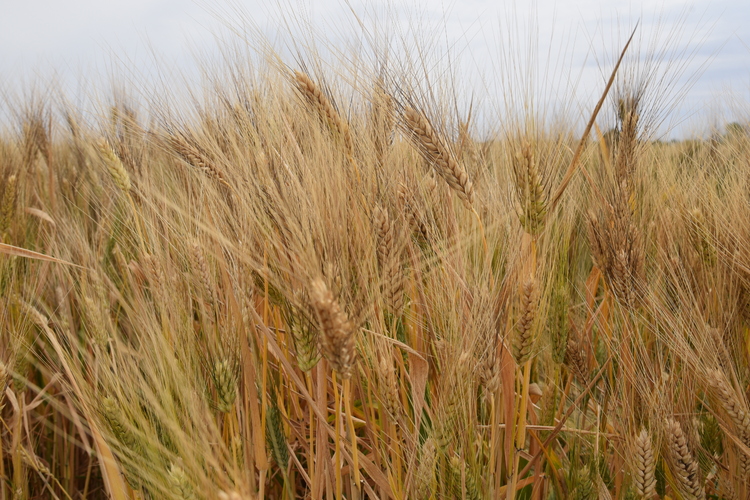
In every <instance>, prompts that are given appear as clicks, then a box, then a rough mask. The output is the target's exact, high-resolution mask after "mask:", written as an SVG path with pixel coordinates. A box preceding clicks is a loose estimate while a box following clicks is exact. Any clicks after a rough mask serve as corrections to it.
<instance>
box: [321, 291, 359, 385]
mask: <svg viewBox="0 0 750 500" xmlns="http://www.w3.org/2000/svg"><path fill="white" fill-rule="evenodd" d="M310 302H311V305H312V307H313V309H314V310H315V313H316V314H317V316H318V321H320V332H321V334H320V335H319V336H318V337H319V339H320V350H321V352H322V353H323V356H325V358H326V359H327V360H328V362H329V363H331V366H332V367H333V369H334V370H336V371H337V372H338V373H339V374H341V376H342V377H343V378H344V379H348V378H350V377H351V376H352V372H353V369H354V364H355V362H356V355H357V339H356V336H355V333H356V332H355V328H354V324H353V323H352V322H351V321H349V318H348V317H347V315H346V313H345V312H344V311H343V310H342V309H341V307H340V306H339V303H338V302H337V301H336V299H335V298H334V297H333V293H332V292H331V291H330V290H329V289H328V287H327V286H326V284H325V282H324V281H323V280H322V279H320V278H318V279H315V280H313V281H312V283H310Z"/></svg>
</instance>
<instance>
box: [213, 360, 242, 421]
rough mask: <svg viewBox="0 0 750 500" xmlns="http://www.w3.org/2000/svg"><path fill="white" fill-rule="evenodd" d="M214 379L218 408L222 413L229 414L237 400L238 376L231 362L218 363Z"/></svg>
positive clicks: (215, 366) (215, 367) (222, 361)
mask: <svg viewBox="0 0 750 500" xmlns="http://www.w3.org/2000/svg"><path fill="white" fill-rule="evenodd" d="M213 378H214V385H215V386H216V398H217V402H216V408H217V409H218V410H219V411H220V412H222V413H229V411H230V410H231V409H232V406H233V405H234V401H235V400H236V399H237V375H236V374H235V370H234V369H233V366H232V365H231V363H230V362H229V360H227V359H224V360H221V361H217V362H216V365H214V371H213Z"/></svg>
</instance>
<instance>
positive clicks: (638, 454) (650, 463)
mask: <svg viewBox="0 0 750 500" xmlns="http://www.w3.org/2000/svg"><path fill="white" fill-rule="evenodd" d="M632 467H633V470H632V474H633V483H634V484H635V489H636V492H637V493H638V495H640V496H641V498H653V497H654V495H655V494H656V477H655V475H654V473H655V470H656V461H655V460H654V449H653V446H652V445H651V437H649V435H648V431H647V430H646V429H645V428H642V429H641V432H640V434H638V436H637V437H636V438H635V442H634V443H633V464H632Z"/></svg>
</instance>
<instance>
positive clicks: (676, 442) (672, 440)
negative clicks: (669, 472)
mask: <svg viewBox="0 0 750 500" xmlns="http://www.w3.org/2000/svg"><path fill="white" fill-rule="evenodd" d="M665 423H666V431H667V445H668V446H669V454H670V457H671V459H672V464H673V466H674V476H675V479H676V480H677V482H678V483H679V486H680V489H681V490H682V493H683V494H684V495H685V497H686V498H690V499H699V500H704V499H705V498H706V494H705V492H704V491H703V487H702V486H701V479H700V468H699V467H698V462H697V461H696V460H695V458H693V455H692V453H690V449H689V448H688V445H687V437H686V436H685V433H684V432H683V431H682V427H681V426H680V423H679V422H678V421H676V420H674V419H672V418H668V419H667V420H666V422H665Z"/></svg>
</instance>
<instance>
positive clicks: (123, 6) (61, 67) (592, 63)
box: [0, 0, 750, 128]
mask: <svg viewBox="0 0 750 500" xmlns="http://www.w3.org/2000/svg"><path fill="white" fill-rule="evenodd" d="M229 1H231V5H230V3H229ZM386 5H389V6H390V7H386ZM415 5H417V4H416V3H415V2H414V1H412V0H394V1H390V2H387V3H386V2H384V1H368V2H363V1H361V0H350V2H349V4H347V3H345V2H343V1H339V0H327V1H322V0H306V1H304V2H297V1H291V0H286V1H284V2H280V3H277V2H265V1H262V0H228V1H223V0H222V1H219V2H216V1H214V2H200V1H199V2H191V1H183V0H127V1H124V0H0V12H2V15H0V89H3V88H4V89H6V90H7V89H12V91H16V92H17V91H19V89H20V90H21V91H22V90H23V86H26V85H28V84H29V82H31V81H34V80H42V81H43V80H44V79H46V78H49V76H50V75H51V74H53V73H55V74H57V75H58V77H59V79H60V80H61V81H63V82H64V84H65V86H66V89H67V90H69V91H70V92H72V93H75V89H76V88H80V83H79V82H80V81H81V80H86V81H94V80H97V79H99V78H106V75H107V74H110V73H111V71H112V70H111V68H112V67H113V61H119V64H123V65H125V66H128V65H129V66H131V67H135V68H137V69H138V70H141V69H142V68H147V67H148V66H149V64H152V63H153V57H152V51H154V52H156V53H157V54H159V57H161V58H163V60H166V61H169V62H170V63H171V64H173V65H174V66H175V67H177V68H179V69H181V70H184V71H186V72H190V71H192V67H194V61H193V56H192V53H193V52H191V50H192V48H198V49H204V50H210V48H211V47H213V46H215V44H216V41H215V37H214V35H215V34H217V33H222V32H224V33H226V28H225V27H223V26H222V22H220V20H218V19H217V18H216V17H215V16H214V15H212V14H211V13H210V12H209V11H211V10H214V11H215V10H217V9H218V10H221V11H223V12H225V13H226V14H225V16H224V19H225V20H227V19H228V20H229V21H230V22H232V21H233V20H234V19H235V16H234V14H232V13H233V12H235V10H233V9H234V6H240V8H241V9H242V10H243V11H244V12H245V15H246V16H247V17H248V18H252V20H253V21H254V22H255V23H257V25H258V26H259V27H260V28H261V29H262V30H263V31H265V32H267V33H269V34H271V33H275V32H276V31H279V19H280V17H281V13H286V14H289V13H294V14H299V13H301V12H304V13H306V15H309V16H311V17H312V18H314V19H315V20H316V23H317V24H318V26H323V27H324V29H323V31H324V32H326V33H329V34H331V35H333V34H336V35H337V36H339V37H342V38H346V35H347V33H349V32H350V28H351V26H352V24H353V22H352V19H353V17H352V16H351V14H350V13H349V9H350V8H351V9H353V10H354V11H355V12H357V13H358V14H359V15H362V16H364V17H368V14H367V12H380V13H382V12H384V11H386V10H388V9H390V12H391V15H390V16H391V18H392V19H395V21H394V22H396V23H398V25H399V26H401V27H402V28H403V26H406V25H408V24H409V22H410V21H408V19H414V18H416V17H418V18H419V19H421V20H422V22H421V23H420V25H421V26H422V28H423V29H431V28H434V29H436V30H437V31H438V32H440V33H442V40H443V42H445V41H446V40H447V43H452V42H453V41H454V40H456V41H458V42H457V43H458V44H457V46H458V47H461V48H462V52H461V54H462V57H464V58H466V59H471V60H472V64H473V65H474V66H475V67H478V68H481V69H482V70H486V72H487V73H488V74H492V73H493V71H494V72H495V73H496V72H497V71H499V70H497V71H495V70H493V68H496V66H497V53H498V50H499V48H500V46H501V45H502V44H503V43H507V42H508V38H509V37H510V36H511V35H508V33H507V32H504V30H506V29H507V27H508V24H509V23H508V18H509V13H511V12H512V13H513V15H517V16H518V17H519V18H521V19H528V18H529V16H535V17H536V18H537V19H538V30H539V34H540V38H542V39H548V38H549V34H550V33H551V32H552V31H553V30H554V32H555V33H557V34H559V36H560V38H559V39H560V40H565V39H575V45H574V46H572V48H571V49H569V50H568V49H565V51H567V53H568V56H569V58H570V59H569V61H570V65H572V66H573V68H572V69H573V74H577V73H581V75H582V83H581V87H582V88H585V89H589V88H591V89H595V88H596V87H597V85H599V83H600V80H601V78H602V76H601V74H602V71H601V70H600V69H599V66H598V63H597V60H596V59H595V58H593V57H591V55H590V54H591V52H590V49H591V47H592V46H594V47H597V48H598V47H603V46H605V45H606V46H608V47H609V48H612V47H616V46H617V45H618V44H619V43H621V41H622V40H623V39H624V38H626V36H625V35H624V32H625V31H626V30H627V27H628V26H632V25H633V23H634V21H635V20H636V19H641V30H642V35H643V36H644V37H645V38H646V39H650V38H651V36H652V33H654V32H656V31H657V30H656V29H655V26H656V24H657V23H658V22H661V24H662V28H661V29H659V30H658V32H659V33H661V37H662V38H665V37H668V33H669V30H670V29H671V28H672V27H673V26H674V25H675V24H676V23H677V22H678V21H679V20H680V19H683V20H684V24H683V28H682V31H681V32H682V38H680V39H677V40H676V41H675V40H674V39H673V40H671V41H672V42H673V45H674V46H675V47H676V48H678V49H679V48H680V47H683V46H684V47H688V48H689V49H690V50H695V51H696V52H695V53H694V55H693V57H692V59H690V61H689V64H688V67H687V69H686V73H687V74H691V73H692V72H694V71H696V70H698V69H700V68H701V65H702V64H705V63H707V62H708V63H709V65H708V66H707V67H705V69H704V70H703V71H704V72H703V74H702V76H701V78H700V80H698V81H697V82H696V83H695V84H694V85H693V86H692V88H691V90H690V92H689V93H688V94H687V96H686V98H685V100H684V102H683V104H682V105H681V107H680V112H681V113H682V115H684V114H686V113H688V114H692V118H691V121H690V123H697V124H698V125H691V126H695V127H698V128H700V120H702V119H705V120H711V119H717V116H718V114H719V111H718V110H726V109H727V105H726V102H727V100H729V99H732V98H735V97H736V99H737V100H738V101H739V102H740V104H738V105H737V106H736V107H737V109H730V110H729V111H725V114H729V115H736V116H730V117H729V119H732V118H737V117H739V118H745V119H747V117H748V116H750V106H748V103H749V102H750V6H748V0H712V1H707V0H700V1H695V2H691V3H685V2H678V1H674V0H666V1H662V2H630V1H623V0H615V1H611V2H607V3H606V4H605V3H603V2H599V1H594V0H580V1H564V0H557V1H552V0H539V1H538V2H536V6H535V8H532V7H528V6H527V5H529V4H528V3H527V2H501V1H497V0H494V1H492V0H457V1H454V2H442V3H441V2H425V1H421V2H420V3H419V7H415ZM415 13H418V14H415ZM659 16H661V21H659ZM618 24H619V25H620V26H622V30H621V31H620V32H618V31H616V30H615V27H616V26H617V25H618ZM282 31H283V30H282ZM563 35H564V36H563ZM566 37H568V38H566ZM698 42H700V43H698ZM556 43H557V42H556ZM500 50H502V49H500ZM565 51H564V52H565ZM601 52H602V51H601V50H599V53H600V54H599V55H600V56H601V55H602V54H601ZM609 52H610V56H609V57H611V52H612V50H610V51H609ZM587 54H588V57H587ZM576 66H577V67H576ZM605 68H606V61H605ZM100 81H101V80H100ZM730 95H731V97H730ZM730 108H731V107H730ZM743 114H744V116H743ZM682 115H681V116H682ZM704 117H705V118H704ZM722 119H723V118H722ZM683 127H684V125H683Z"/></svg>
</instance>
